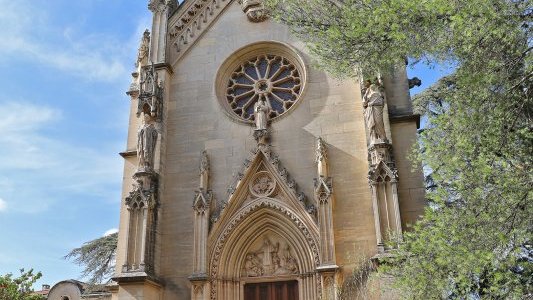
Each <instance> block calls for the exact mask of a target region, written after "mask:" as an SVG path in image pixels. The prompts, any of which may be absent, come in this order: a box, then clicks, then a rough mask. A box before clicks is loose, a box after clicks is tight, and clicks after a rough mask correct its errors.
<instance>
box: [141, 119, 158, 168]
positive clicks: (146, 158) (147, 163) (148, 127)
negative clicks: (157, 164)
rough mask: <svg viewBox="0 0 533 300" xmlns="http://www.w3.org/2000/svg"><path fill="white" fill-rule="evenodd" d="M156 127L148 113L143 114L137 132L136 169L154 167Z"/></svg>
mask: <svg viewBox="0 0 533 300" xmlns="http://www.w3.org/2000/svg"><path fill="white" fill-rule="evenodd" d="M157 135H158V133H157V129H156V128H155V126H154V124H153V118H152V116H151V115H150V114H144V122H143V125H142V127H141V128H140V129H139V131H138V132H137V157H138V170H145V171H151V170H153V169H154V154H155V146H156V143H157Z"/></svg>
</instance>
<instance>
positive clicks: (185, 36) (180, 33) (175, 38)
mask: <svg viewBox="0 0 533 300" xmlns="http://www.w3.org/2000/svg"><path fill="white" fill-rule="evenodd" d="M233 1H234V0H188V1H185V3H183V5H181V6H180V7H179V8H178V10H177V12H176V13H175V14H174V15H173V16H172V17H171V18H170V20H169V25H168V37H167V40H168V46H167V47H168V49H167V50H168V51H169V53H170V58H171V62H172V64H174V63H175V62H176V61H178V60H179V59H180V58H181V57H182V56H183V55H184V54H185V53H186V52H187V51H188V50H189V49H190V48H191V47H192V46H193V45H194V44H195V43H196V41H198V40H199V38H200V37H201V36H202V35H203V34H204V33H205V31H206V30H207V29H208V28H209V26H210V25H211V24H212V23H213V21H215V20H216V19H217V17H218V16H219V15H220V14H221V13H222V12H223V11H224V9H225V8H226V7H227V6H228V4H230V3H231V2H233Z"/></svg>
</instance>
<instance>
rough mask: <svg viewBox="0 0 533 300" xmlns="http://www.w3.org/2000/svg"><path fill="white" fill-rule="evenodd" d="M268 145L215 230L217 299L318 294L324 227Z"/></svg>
mask: <svg viewBox="0 0 533 300" xmlns="http://www.w3.org/2000/svg"><path fill="white" fill-rule="evenodd" d="M272 157H273V154H272V153H271V151H270V150H269V149H267V148H265V149H264V150H263V149H258V150H257V151H256V152H255V155H254V156H253V157H252V158H251V159H249V163H247V165H248V167H247V169H246V171H245V172H243V173H244V174H243V175H244V176H242V180H241V181H240V182H239V183H238V184H237V188H236V189H235V192H234V193H233V194H232V196H231V197H230V199H229V200H228V202H227V203H228V204H227V206H226V207H225V208H224V210H223V211H222V213H221V215H220V219H219V220H218V221H217V223H215V224H214V226H213V228H212V230H211V232H210V234H209V243H208V244H209V254H210V259H209V269H210V271H209V280H210V299H211V300H256V299H260V300H317V299H319V298H320V294H321V287H320V286H321V285H320V275H319V274H318V273H317V271H316V269H317V267H318V266H319V265H320V257H319V247H318V240H319V232H318V231H319V230H318V226H317V224H316V220H314V219H313V216H312V215H311V214H309V213H308V211H307V210H306V208H305V207H304V205H303V204H302V202H301V201H300V200H299V199H298V195H297V193H296V191H295V190H294V188H293V186H294V184H291V183H290V182H289V181H288V180H287V177H288V176H287V171H286V169H284V168H283V167H282V166H281V165H280V164H279V161H277V160H275V159H273V158H272Z"/></svg>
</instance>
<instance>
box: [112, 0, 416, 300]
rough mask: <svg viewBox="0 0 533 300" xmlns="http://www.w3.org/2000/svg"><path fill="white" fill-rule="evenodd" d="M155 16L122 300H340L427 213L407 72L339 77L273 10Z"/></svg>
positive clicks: (125, 216) (131, 182)
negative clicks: (362, 261) (343, 289)
mask: <svg viewBox="0 0 533 300" xmlns="http://www.w3.org/2000/svg"><path fill="white" fill-rule="evenodd" d="M148 7H149V9H150V10H151V12H152V14H153V23H152V28H151V30H150V31H148V30H147V31H146V32H145V33H144V35H143V37H142V40H141V45H140V47H139V52H138V58H137V62H136V70H135V71H134V72H133V74H132V76H133V78H132V84H131V86H130V88H129V90H128V92H127V94H128V95H129V96H130V97H131V111H130V121H129V134H128V140H127V149H126V151H124V152H123V153H121V155H122V156H123V157H124V159H125V166H124V183H123V192H122V194H123V201H122V204H121V205H122V206H121V215H120V229H119V243H118V253H117V270H116V274H115V276H114V278H113V279H114V281H115V282H116V284H115V285H112V286H111V292H112V297H113V299H145V300H151V299H154V300H170V299H194V300H208V299H211V300H215V299H219V300H255V299H277V300H295V299H302V300H319V299H335V289H336V288H337V287H339V286H340V285H342V282H343V280H344V278H346V277H347V276H348V275H349V274H350V273H351V272H352V270H353V268H354V267H355V266H356V262H357V259H358V258H360V257H367V258H370V257H379V255H384V254H386V253H387V251H388V250H389V249H387V246H386V245H387V241H389V240H392V239H401V234H402V230H403V229H405V228H406V226H407V224H412V223H413V222H414V221H415V220H416V218H417V217H418V216H419V215H420V214H421V212H422V210H423V207H424V186H423V178H422V172H421V170H416V171H413V170H412V165H411V163H410V162H409V160H408V159H407V158H406V157H407V155H408V154H409V152H410V150H411V146H412V144H413V143H414V142H415V139H416V130H417V126H418V122H419V118H418V116H416V115H414V114H413V112H412V107H411V102H410V97H409V87H408V80H407V77H406V73H405V70H404V69H402V68H398V70H397V71H396V72H395V74H394V75H393V76H390V77H383V78H379V79H378V80H372V81H370V80H368V81H365V80H363V79H361V80H344V81H339V80H336V79H334V78H332V77H331V76H329V75H328V74H326V73H325V72H323V71H321V70H318V69H316V68H314V67H313V66H312V63H311V58H310V56H309V54H308V51H307V50H306V48H305V47H304V44H303V43H302V42H301V41H299V40H296V39H295V38H294V37H292V36H291V35H290V33H289V30H288V29H287V28H286V27H285V26H284V25H281V24H279V23H276V22H274V21H273V20H272V19H270V18H269V17H268V12H267V11H266V10H265V8H264V6H263V4H262V1H261V0H240V1H238V0H186V1H184V2H183V3H182V4H180V5H178V4H177V3H176V2H175V0H151V1H150V2H149V5H148ZM376 255H377V256H376Z"/></svg>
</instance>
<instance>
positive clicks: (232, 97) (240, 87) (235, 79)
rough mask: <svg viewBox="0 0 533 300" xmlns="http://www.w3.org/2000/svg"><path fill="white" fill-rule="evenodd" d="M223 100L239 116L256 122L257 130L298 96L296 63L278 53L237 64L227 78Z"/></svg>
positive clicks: (265, 125) (280, 112)
mask: <svg viewBox="0 0 533 300" xmlns="http://www.w3.org/2000/svg"><path fill="white" fill-rule="evenodd" d="M226 82H229V83H228V86H227V89H226V100H227V101H228V103H229V105H230V107H231V110H232V112H233V113H234V114H235V115H237V116H238V117H239V118H241V119H243V120H245V121H247V120H249V121H255V125H256V130H263V129H266V128H267V122H268V121H269V120H270V119H274V118H276V117H278V116H280V115H282V114H283V113H284V112H285V111H287V110H288V109H289V108H290V107H291V106H292V105H294V103H295V102H296V101H297V100H298V98H299V97H300V91H301V78H300V73H299V71H298V69H297V68H296V66H295V64H294V63H292V62H291V61H289V60H288V59H287V58H285V57H282V56H280V55H259V56H256V57H253V58H251V59H249V60H248V61H245V62H243V63H242V64H240V65H239V66H238V67H237V68H236V69H235V71H234V72H233V73H232V74H231V78H229V80H228V81H226Z"/></svg>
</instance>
